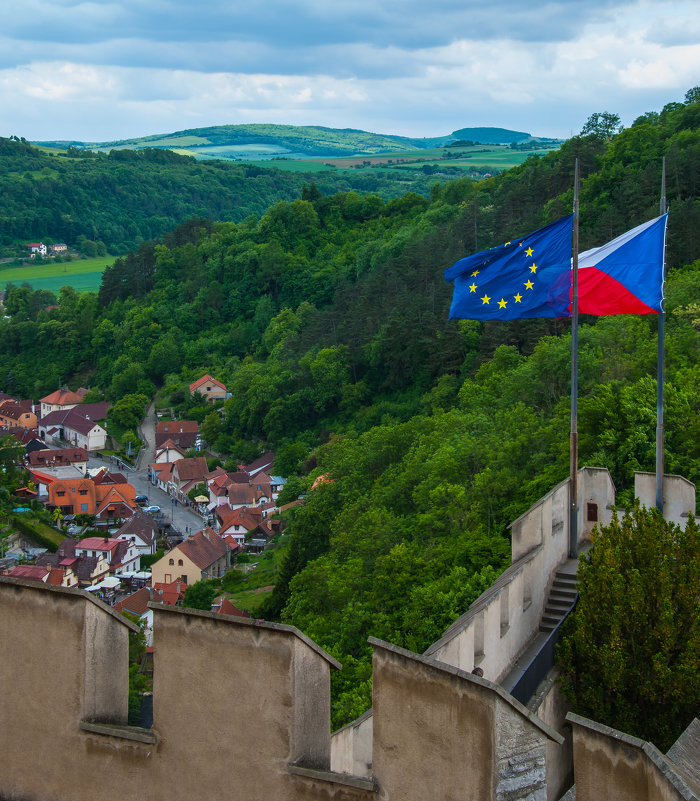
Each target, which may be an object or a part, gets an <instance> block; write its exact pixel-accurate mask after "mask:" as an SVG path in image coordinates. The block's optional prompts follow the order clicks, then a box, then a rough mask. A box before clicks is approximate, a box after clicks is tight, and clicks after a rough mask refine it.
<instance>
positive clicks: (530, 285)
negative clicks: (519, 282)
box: [525, 281, 535, 289]
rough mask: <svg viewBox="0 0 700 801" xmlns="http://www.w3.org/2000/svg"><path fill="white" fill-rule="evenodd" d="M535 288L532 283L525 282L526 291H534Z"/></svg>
mask: <svg viewBox="0 0 700 801" xmlns="http://www.w3.org/2000/svg"><path fill="white" fill-rule="evenodd" d="M534 286H535V285H534V284H533V283H532V281H525V289H532V288H533V287H534Z"/></svg>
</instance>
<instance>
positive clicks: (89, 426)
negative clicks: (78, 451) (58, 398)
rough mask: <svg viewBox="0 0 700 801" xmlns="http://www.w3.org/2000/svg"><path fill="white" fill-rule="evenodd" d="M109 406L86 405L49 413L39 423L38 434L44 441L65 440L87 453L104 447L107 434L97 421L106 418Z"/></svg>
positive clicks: (104, 404)
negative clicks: (48, 439) (48, 438)
mask: <svg viewBox="0 0 700 801" xmlns="http://www.w3.org/2000/svg"><path fill="white" fill-rule="evenodd" d="M108 408H109V404H106V403H89V404H88V403H86V404H81V406H80V407H79V408H73V407H71V408H70V409H68V410H66V411H55V412H50V413H49V414H47V415H46V416H45V417H42V418H41V420H40V421H39V434H40V436H41V437H43V438H44V439H46V438H47V437H51V438H53V439H55V440H58V441H60V440H65V441H67V442H70V443H72V444H73V445H75V446H76V447H78V448H85V450H87V451H98V450H102V449H103V448H104V447H105V444H106V442H107V432H106V431H105V429H104V428H102V426H101V425H99V423H97V422H96V421H97V420H102V419H104V418H105V417H106V414H107V409H108Z"/></svg>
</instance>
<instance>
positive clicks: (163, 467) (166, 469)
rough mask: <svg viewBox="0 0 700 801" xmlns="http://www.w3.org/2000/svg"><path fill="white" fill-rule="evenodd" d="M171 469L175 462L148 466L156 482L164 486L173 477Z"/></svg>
mask: <svg viewBox="0 0 700 801" xmlns="http://www.w3.org/2000/svg"><path fill="white" fill-rule="evenodd" d="M173 467H175V462H153V463H152V464H151V465H150V468H151V473H155V474H156V475H157V476H158V480H159V481H163V482H165V483H166V484H167V482H168V481H170V479H171V478H172V477H173Z"/></svg>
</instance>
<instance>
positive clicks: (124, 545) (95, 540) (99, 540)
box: [75, 537, 141, 576]
mask: <svg viewBox="0 0 700 801" xmlns="http://www.w3.org/2000/svg"><path fill="white" fill-rule="evenodd" d="M100 554H104V557H105V559H106V561H107V564H108V566H109V572H110V573H112V574H113V575H117V576H118V575H120V574H122V573H135V572H137V571H138V570H139V568H140V566H141V562H140V560H141V555H140V554H139V552H138V549H137V548H136V547H135V545H134V544H133V543H132V542H130V541H127V540H120V539H112V538H109V537H86V538H85V539H84V540H80V542H77V543H76V544H75V555H76V556H78V557H80V556H98V555H100Z"/></svg>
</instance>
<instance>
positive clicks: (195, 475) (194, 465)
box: [173, 456, 209, 483]
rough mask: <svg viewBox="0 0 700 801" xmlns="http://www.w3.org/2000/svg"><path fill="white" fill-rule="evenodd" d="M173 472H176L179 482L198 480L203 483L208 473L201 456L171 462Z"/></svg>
mask: <svg viewBox="0 0 700 801" xmlns="http://www.w3.org/2000/svg"><path fill="white" fill-rule="evenodd" d="M173 464H174V467H173V471H175V470H177V475H178V478H179V480H180V481H195V480H196V479H200V480H201V481H202V483H204V477H205V476H206V474H207V473H208V472H209V468H208V467H207V460H206V459H205V458H204V457H203V456H192V457H190V458H189V459H178V460H177V461H176V462H173Z"/></svg>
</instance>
